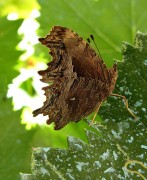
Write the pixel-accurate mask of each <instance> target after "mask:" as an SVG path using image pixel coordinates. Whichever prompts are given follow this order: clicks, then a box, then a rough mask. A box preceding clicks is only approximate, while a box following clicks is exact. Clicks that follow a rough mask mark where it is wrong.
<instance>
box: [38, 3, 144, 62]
mask: <svg viewBox="0 0 147 180" xmlns="http://www.w3.org/2000/svg"><path fill="white" fill-rule="evenodd" d="M38 2H39V3H40V6H41V16H40V18H39V22H40V24H41V27H40V36H45V35H46V34H47V33H48V32H49V31H50V29H51V27H52V26H54V25H62V26H65V27H69V28H71V29H72V30H74V31H75V32H77V33H78V34H79V35H81V36H82V37H83V38H85V39H86V38H87V37H89V35H90V34H93V35H94V37H95V39H96V42H97V44H98V47H99V48H100V52H101V53H102V56H103V57H104V61H105V62H106V63H107V64H108V65H109V66H110V65H112V63H113V59H114V58H115V59H120V57H121V56H120V52H121V49H120V45H121V43H122V41H127V42H131V43H133V40H134V39H133V38H134V36H135V34H136V32H137V31H138V30H140V31H142V32H145V31H147V26H146V23H144V22H145V21H146V18H147V11H146V0H140V1H138V0H132V1H130V0H120V1H116V0H109V1H107V0H98V1H96V0H90V1H87V0H80V1H75V0H70V1H69V0H60V1H58V0H50V1H46V0H38ZM40 48H41V47H40ZM41 49H42V48H41ZM44 49H45V48H44ZM46 52H47V51H46ZM46 55H47V53H46Z"/></svg>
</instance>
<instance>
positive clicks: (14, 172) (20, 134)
mask: <svg viewBox="0 0 147 180" xmlns="http://www.w3.org/2000/svg"><path fill="white" fill-rule="evenodd" d="M21 23H22V21H20V20H19V21H11V22H10V21H8V20H7V19H6V18H2V19H0V24H1V26H0V87H1V88H0V123H1V126H0V137H1V138H0V144H1V148H0V162H1V163H0V179H5V180H12V179H15V180H16V179H19V172H20V171H21V170H28V171H29V164H28V158H29V156H28V152H29V151H30V147H29V143H30V141H31V138H32V135H33V134H34V131H32V132H27V131H26V130H25V127H24V126H23V125H21V124H20V112H14V111H13V110H12V108H13V107H12V102H11V100H10V99H7V97H6V96H7V89H8V84H9V83H11V81H12V79H13V78H14V77H15V76H16V75H17V72H16V71H14V65H15V64H16V63H17V60H18V57H19V56H20V52H18V51H16V46H17V44H18V42H19V39H18V36H17V30H18V28H19V26H20V24H21ZM20 100H21V99H20Z"/></svg>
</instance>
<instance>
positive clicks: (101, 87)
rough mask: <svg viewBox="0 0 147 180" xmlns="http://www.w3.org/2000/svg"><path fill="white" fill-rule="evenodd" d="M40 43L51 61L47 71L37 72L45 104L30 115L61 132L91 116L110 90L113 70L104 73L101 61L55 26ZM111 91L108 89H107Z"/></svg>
mask: <svg viewBox="0 0 147 180" xmlns="http://www.w3.org/2000/svg"><path fill="white" fill-rule="evenodd" d="M39 40H40V42H41V43H42V44H43V45H45V46H47V47H48V48H49V49H50V54H51V56H52V57H53V59H52V61H51V62H50V63H49V64H48V68H47V69H46V70H44V71H39V74H40V75H41V76H42V81H43V82H50V81H52V82H53V84H52V85H50V86H48V87H45V88H44V90H45V96H46V101H45V102H44V105H43V107H41V108H39V109H38V110H35V111H34V112H33V114H34V116H36V115H38V114H39V113H42V114H43V115H48V116H49V120H48V121H47V123H48V124H50V123H52V122H55V129H61V128H62V127H64V126H65V125H66V124H68V123H69V122H70V121H74V122H77V121H79V120H80V119H81V118H82V117H84V116H87V115H88V114H89V113H91V112H93V111H94V110H95V109H96V107H97V106H98V105H99V104H100V103H101V101H103V100H104V99H106V97H107V96H108V95H109V94H110V93H111V91H112V90H113V89H114V86H115V82H116V74H117V70H116V66H114V67H112V68H111V69H107V67H106V65H105V64H104V63H103V61H102V59H101V58H100V57H99V56H97V55H96V53H95V51H94V50H93V49H92V48H91V47H90V46H89V44H88V43H86V42H85V41H84V40H83V39H82V38H81V37H79V36H78V35H77V34H76V33H74V32H73V31H71V30H70V29H68V28H65V27H61V26H55V27H53V29H52V30H51V32H50V34H49V35H47V36H46V37H45V38H40V39H39ZM110 87H111V88H110Z"/></svg>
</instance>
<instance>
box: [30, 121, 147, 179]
mask: <svg viewBox="0 0 147 180" xmlns="http://www.w3.org/2000/svg"><path fill="white" fill-rule="evenodd" d="M132 126H133V127H134V126H135V127H136V129H134V130H133V131H131V129H132ZM93 127H94V128H96V129H97V131H98V132H99V133H100V132H101V134H102V136H101V137H100V136H99V135H97V134H95V133H93V132H91V131H87V132H86V134H87V138H88V140H89V144H86V143H84V142H83V141H81V140H79V139H76V138H74V137H69V138H68V146H69V147H68V150H65V149H55V148H35V149H34V150H33V157H32V173H33V177H34V176H35V178H34V179H50V178H52V179H97V178H98V179H102V178H105V179H131V178H132V179H139V178H140V176H139V175H137V174H136V173H135V172H140V174H141V175H143V176H144V177H146V175H147V173H146V168H147V167H146V168H145V161H146V160H145V159H146V156H147V155H146V146H145V140H144V136H145V129H144V126H142V124H137V123H135V124H134V122H131V123H126V122H121V123H116V124H114V127H113V129H112V130H110V131H107V130H106V129H105V127H99V125H93ZM127 163H128V165H127ZM133 170H135V172H133ZM129 171H130V172H129ZM131 172H132V173H131Z"/></svg>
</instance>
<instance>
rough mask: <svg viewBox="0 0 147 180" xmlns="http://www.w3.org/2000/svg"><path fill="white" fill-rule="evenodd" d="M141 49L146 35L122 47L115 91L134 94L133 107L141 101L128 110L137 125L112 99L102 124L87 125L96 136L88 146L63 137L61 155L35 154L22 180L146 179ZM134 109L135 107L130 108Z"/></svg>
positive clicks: (145, 54) (146, 51)
mask: <svg viewBox="0 0 147 180" xmlns="http://www.w3.org/2000/svg"><path fill="white" fill-rule="evenodd" d="M146 43H147V35H144V34H142V33H138V34H137V35H136V41H135V47H133V46H131V45H130V44H128V43H124V44H123V54H124V62H123V63H120V65H119V72H120V75H119V82H120V83H118V87H117V88H119V89H121V91H123V90H124V89H125V88H126V89H125V90H124V91H123V92H124V93H125V95H130V94H131V93H132V94H133V93H134V91H135V93H136V96H135V98H134V97H133V98H134V99H133V100H134V101H135V102H136V100H137V97H138V96H139V98H140V97H141V98H142V101H141V102H140V101H139V102H138V101H137V102H136V103H134V106H133V107H134V109H135V110H134V113H135V114H136V116H137V117H138V120H134V119H132V118H131V117H129V114H128V112H127V111H126V109H125V108H122V107H123V106H121V105H120V104H121V102H117V103H115V101H116V99H110V100H109V103H110V104H109V106H108V107H110V109H108V110H107V109H105V111H106V112H105V115H103V118H104V120H105V124H104V125H99V124H95V125H93V128H94V130H95V132H96V133H94V132H92V131H89V130H88V131H86V135H87V138H88V141H89V143H88V144H86V143H85V142H83V141H81V140H79V139H76V138H74V137H69V138H68V149H67V150H66V149H55V148H35V149H34V150H33V157H32V176H31V175H22V179H23V178H24V177H25V178H27V177H29V178H32V179H33V178H34V179H126V180H127V179H128V180H129V179H140V178H144V179H145V178H146V177H147V166H146V159H147V151H146V148H147V141H146V139H147V129H146V126H145V125H146V121H145V120H146V119H145V113H144V111H145V110H146V108H147V107H146V105H147V104H146V98H145V97H146V95H145V92H146V93H147V91H146V89H144V88H145V87H147V86H145V85H146V81H145V79H146V77H145V75H144V74H143V75H142V73H143V72H145V69H146V59H147V48H146ZM137 64H138V65H137ZM133 65H134V66H133ZM135 65H136V66H135ZM128 76H129V78H128V79H127V77H128ZM140 79H142V81H141V80H140ZM122 82H123V84H121V83H122ZM120 84H121V86H120ZM133 86H134V91H133V88H132V87H133ZM130 88H132V89H130ZM135 93H134V95H135ZM133 100H132V103H133ZM138 104H139V106H136V105H138ZM114 111H118V112H114Z"/></svg>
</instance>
